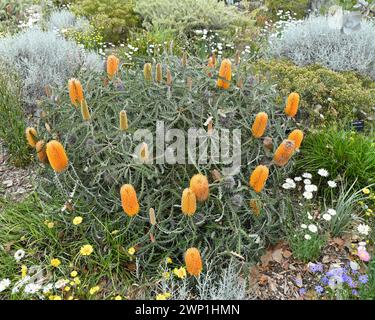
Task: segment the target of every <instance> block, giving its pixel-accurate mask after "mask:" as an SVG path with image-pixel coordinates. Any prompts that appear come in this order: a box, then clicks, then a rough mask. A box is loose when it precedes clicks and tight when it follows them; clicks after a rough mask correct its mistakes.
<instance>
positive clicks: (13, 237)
mask: <svg viewBox="0 0 375 320" xmlns="http://www.w3.org/2000/svg"><path fill="white" fill-rule="evenodd" d="M62 201H63V200H62V199H61V198H59V197H58V195H57V194H56V195H55V196H54V197H53V198H52V199H50V200H49V201H48V204H47V203H45V202H42V201H41V200H40V198H39V197H38V196H37V195H36V194H32V195H30V196H29V197H28V198H26V199H25V200H24V201H23V202H21V203H17V204H12V203H10V202H3V203H2V204H1V214H0V260H1V264H0V278H1V279H3V278H9V279H10V280H11V281H12V286H14V285H15V284H16V282H17V281H19V280H20V279H21V265H25V266H26V267H27V268H28V274H31V273H32V270H33V268H35V267H37V268H38V270H39V272H41V274H42V279H43V281H42V282H41V284H42V285H43V286H45V285H47V284H48V283H55V282H57V281H58V280H61V279H69V280H70V281H73V280H74V279H73V278H72V276H71V275H70V274H71V272H72V271H77V273H78V278H79V280H80V284H79V285H77V284H69V283H68V284H67V286H68V287H70V288H71V290H70V291H63V290H51V292H49V293H48V294H46V297H47V298H48V296H50V295H61V296H63V298H64V299H68V297H69V296H70V295H72V296H74V298H78V299H93V298H98V297H101V298H102V299H107V298H108V299H109V298H111V297H113V296H114V295H116V294H121V295H122V296H124V295H125V294H126V293H127V292H128V290H129V288H128V287H129V286H130V284H131V283H132V282H131V281H134V278H133V275H132V274H133V272H134V270H135V258H134V257H133V256H132V255H130V254H129V253H128V248H129V247H130V246H129V242H128V239H126V238H124V233H123V232H121V231H120V230H121V229H123V228H127V226H123V225H120V224H118V222H114V221H112V219H111V218H110V216H107V217H103V216H101V217H100V218H99V217H98V216H97V213H96V212H94V211H92V210H91V209H90V207H89V206H87V205H85V206H82V205H81V204H79V203H76V204H75V207H74V211H69V210H66V211H64V212H62V211H61V209H62V207H61V203H62ZM76 216H79V217H82V218H83V219H82V222H81V223H80V224H79V225H75V224H74V223H73V220H74V218H75V217H76ZM99 242H100V243H101V244H98V243H99ZM86 244H89V245H91V246H92V248H93V253H92V254H91V255H89V256H82V255H81V254H80V248H81V247H82V246H84V245H86ZM18 249H22V250H24V251H25V253H26V254H25V257H24V258H23V259H22V260H21V261H19V262H17V261H16V260H15V259H14V257H13V255H14V253H15V252H16V251H17V250H18ZM54 258H57V259H59V260H60V262H61V264H60V265H59V266H58V267H57V268H54V267H53V266H52V265H51V260H52V259H54ZM33 266H34V267H33ZM131 279H132V280H131ZM97 285H99V286H100V292H99V293H98V294H96V295H92V294H90V292H89V289H90V288H92V287H95V286H97ZM9 291H10V290H9ZM9 291H4V292H2V293H0V297H2V295H3V297H6V298H7V299H9V298H11V299H20V298H22V299H24V298H30V296H29V295H27V294H25V293H23V290H20V292H19V293H17V294H10V292H9Z"/></svg>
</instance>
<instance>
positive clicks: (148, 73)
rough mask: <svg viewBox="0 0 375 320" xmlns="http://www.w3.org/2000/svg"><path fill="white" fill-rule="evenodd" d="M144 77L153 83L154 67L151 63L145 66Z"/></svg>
mask: <svg viewBox="0 0 375 320" xmlns="http://www.w3.org/2000/svg"><path fill="white" fill-rule="evenodd" d="M143 76H144V78H145V80H147V81H152V65H151V63H145V65H144V66H143Z"/></svg>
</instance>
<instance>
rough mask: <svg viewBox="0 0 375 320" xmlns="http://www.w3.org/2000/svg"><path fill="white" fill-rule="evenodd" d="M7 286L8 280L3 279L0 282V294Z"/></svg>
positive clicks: (8, 284)
mask: <svg viewBox="0 0 375 320" xmlns="http://www.w3.org/2000/svg"><path fill="white" fill-rule="evenodd" d="M9 286H10V280H9V279H3V280H1V281H0V292H3V291H4V290H5V289H7V288H8V287H9Z"/></svg>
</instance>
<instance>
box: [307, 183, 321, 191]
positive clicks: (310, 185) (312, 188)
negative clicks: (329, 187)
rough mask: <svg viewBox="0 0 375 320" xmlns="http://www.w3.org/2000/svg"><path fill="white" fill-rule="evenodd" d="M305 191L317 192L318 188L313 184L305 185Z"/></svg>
mask: <svg viewBox="0 0 375 320" xmlns="http://www.w3.org/2000/svg"><path fill="white" fill-rule="evenodd" d="M305 191H307V192H316V191H318V187H317V186H316V185H315V184H307V185H305Z"/></svg>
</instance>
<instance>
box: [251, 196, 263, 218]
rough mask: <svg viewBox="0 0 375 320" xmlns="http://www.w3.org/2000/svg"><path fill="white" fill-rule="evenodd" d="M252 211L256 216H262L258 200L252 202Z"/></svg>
mask: <svg viewBox="0 0 375 320" xmlns="http://www.w3.org/2000/svg"><path fill="white" fill-rule="evenodd" d="M250 209H251V211H252V213H253V214H254V215H255V216H259V215H260V209H261V208H260V204H259V203H258V200H256V199H251V200H250Z"/></svg>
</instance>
